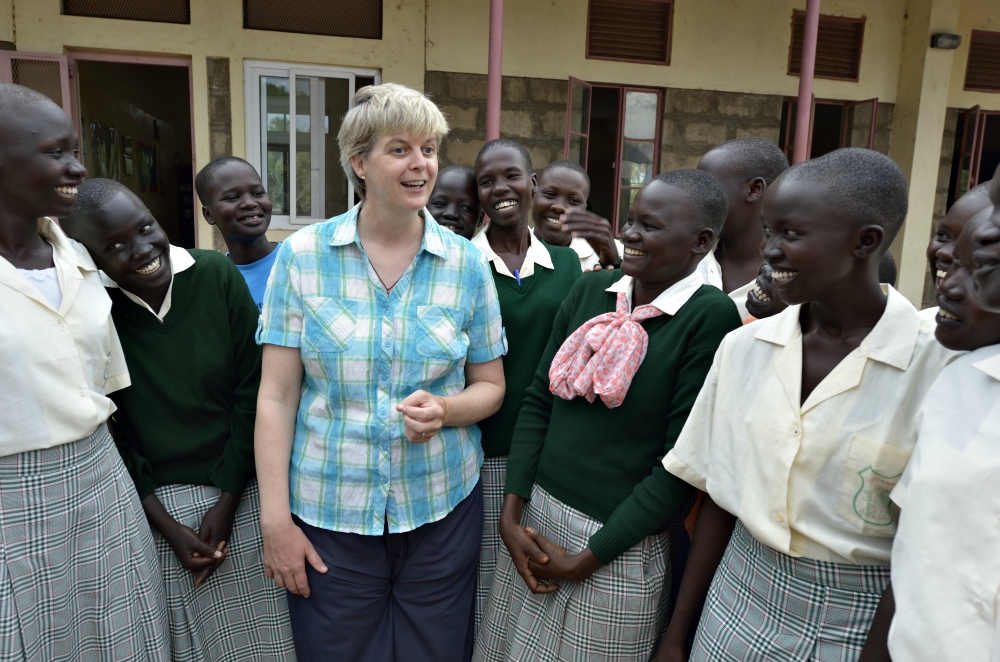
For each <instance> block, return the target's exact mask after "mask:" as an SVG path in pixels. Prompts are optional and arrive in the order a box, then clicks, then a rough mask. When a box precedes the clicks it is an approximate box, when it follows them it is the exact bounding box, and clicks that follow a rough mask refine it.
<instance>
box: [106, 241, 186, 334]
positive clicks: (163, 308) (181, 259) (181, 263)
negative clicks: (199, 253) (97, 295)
mask: <svg viewBox="0 0 1000 662" xmlns="http://www.w3.org/2000/svg"><path fill="white" fill-rule="evenodd" d="M168 257H169V259H170V285H168V286H167V295H166V296H165V297H163V304H161V305H160V310H159V311H156V310H153V309H152V308H151V307H150V306H149V304H148V303H146V302H145V301H143V299H142V297H140V296H137V295H135V294H132V293H131V292H129V291H128V290H126V289H123V288H120V287H119V286H118V283H116V282H115V281H113V280H111V279H110V278H108V275H107V274H105V273H104V272H103V271H102V272H101V282H102V283H103V284H104V287H109V288H116V289H121V291H122V292H123V293H124V294H125V296H127V297H128V298H129V299H131V300H132V301H133V302H134V303H136V304H138V305H139V306H142V307H143V308H145V309H146V310H148V311H149V312H150V313H152V314H153V315H154V316H155V317H156V319H158V320H160V321H161V322H162V321H163V319H164V318H165V317H166V316H167V313H169V312H170V304H171V300H172V299H173V291H174V278H175V277H176V276H177V274H179V273H180V272H182V271H186V270H187V269H190V268H191V267H193V266H194V258H193V257H191V254H190V253H188V252H187V251H186V250H184V249H183V248H181V247H179V246H174V245H173V244H170V248H169V255H168Z"/></svg>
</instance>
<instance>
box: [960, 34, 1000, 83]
mask: <svg viewBox="0 0 1000 662" xmlns="http://www.w3.org/2000/svg"><path fill="white" fill-rule="evenodd" d="M965 89H967V90H979V91H982V92H1000V32H987V31H986V30H973V31H972V38H971V39H970V40H969V61H968V63H967V64H966V65H965Z"/></svg>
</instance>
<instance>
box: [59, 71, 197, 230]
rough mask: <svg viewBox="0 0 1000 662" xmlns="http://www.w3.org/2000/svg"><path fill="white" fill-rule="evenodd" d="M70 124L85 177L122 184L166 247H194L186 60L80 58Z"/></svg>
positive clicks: (188, 89) (192, 155) (191, 156)
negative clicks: (153, 221) (77, 131)
mask: <svg viewBox="0 0 1000 662" xmlns="http://www.w3.org/2000/svg"><path fill="white" fill-rule="evenodd" d="M70 58H71V71H72V72H73V75H75V77H76V81H75V83H76V85H75V89H74V91H75V93H76V95H75V97H76V103H75V104H74V105H75V110H76V119H77V120H78V126H79V129H80V144H81V148H82V149H81V152H82V156H83V158H82V161H83V164H84V166H86V168H87V172H88V175H87V176H88V178H95V177H104V178H107V179H114V180H116V181H119V182H121V183H122V184H124V185H125V186H126V187H127V188H128V189H129V190H130V191H132V192H133V193H135V194H136V196H137V197H138V198H139V199H140V200H142V202H143V204H145V205H146V207H147V208H149V211H150V212H151V213H152V215H153V218H155V219H156V220H157V222H158V223H159V224H160V226H161V227H162V228H163V230H164V232H166V234H167V237H168V238H169V239H170V243H171V244H174V245H176V246H181V247H183V248H194V247H195V243H196V232H195V230H196V227H195V219H196V218H197V217H196V215H195V196H194V186H193V183H194V149H193V141H192V130H191V125H192V121H191V117H192V116H191V77H190V76H191V71H190V60H188V59H180V58H176V59H175V58H140V57H133V56H116V55H110V54H108V55H106V54H91V53H86V54H84V53H78V54H73V55H71V56H70Z"/></svg>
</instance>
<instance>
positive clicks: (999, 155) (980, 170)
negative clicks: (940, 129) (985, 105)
mask: <svg viewBox="0 0 1000 662" xmlns="http://www.w3.org/2000/svg"><path fill="white" fill-rule="evenodd" d="M998 166H1000V113H996V112H989V111H982V110H980V109H979V107H978V106H977V107H976V108H973V109H971V110H968V111H963V112H962V113H959V116H958V124H957V126H956V127H955V151H954V153H953V154H952V159H951V179H950V182H949V186H948V207H949V208H950V207H951V206H952V205H953V204H955V201H956V200H958V199H959V198H961V197H962V196H963V195H965V193H966V192H968V190H969V189H971V188H973V187H975V186H976V185H977V184H981V183H983V182H988V181H990V180H991V179H992V178H993V175H994V173H995V172H996V171H997V167H998Z"/></svg>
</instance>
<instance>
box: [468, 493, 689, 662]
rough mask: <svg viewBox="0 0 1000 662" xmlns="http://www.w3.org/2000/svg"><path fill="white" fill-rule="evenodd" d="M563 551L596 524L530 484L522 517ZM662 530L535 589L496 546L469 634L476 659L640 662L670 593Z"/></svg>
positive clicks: (580, 543) (574, 548) (578, 544)
mask: <svg viewBox="0 0 1000 662" xmlns="http://www.w3.org/2000/svg"><path fill="white" fill-rule="evenodd" d="M522 522H523V523H524V525H525V526H531V527H533V528H535V529H536V530H538V531H539V532H541V534H542V535H544V536H545V537H546V538H548V539H549V540H551V541H552V542H554V543H556V544H557V545H560V546H561V547H563V548H564V549H566V550H567V551H568V552H570V553H576V552H579V551H581V550H582V549H584V548H585V547H586V546H587V541H588V540H589V539H590V536H591V535H593V534H594V533H595V532H596V531H597V530H599V529H600V528H601V526H602V524H601V523H600V522H598V521H597V520H595V519H593V518H591V517H587V516H586V515H584V514H583V513H581V512H579V511H577V510H574V509H573V508H570V507H569V506H567V505H565V504H563V503H561V502H560V501H558V500H556V499H555V498H554V497H553V496H552V495H550V494H549V493H548V492H546V491H545V490H543V489H541V488H540V487H538V486H537V485H536V486H535V487H534V489H533V490H532V498H531V501H530V502H528V504H526V506H525V509H524V513H523V515H522ZM668 539H669V534H667V533H662V534H660V535H655V536H649V537H647V538H646V539H645V540H643V541H642V542H641V543H639V544H638V545H636V546H635V547H633V548H631V549H630V550H628V551H627V552H625V554H623V555H622V556H620V557H618V558H617V559H615V560H614V561H612V562H611V563H610V564H608V565H606V566H604V567H603V568H601V569H600V570H598V571H597V572H596V573H594V575H592V576H591V577H589V578H588V579H587V580H585V581H583V582H580V583H570V582H563V583H562V584H561V585H560V587H559V590H558V591H556V592H554V593H550V594H548V595H535V594H533V593H531V591H529V590H528V587H527V586H526V585H525V583H524V581H523V580H522V579H521V576H520V575H518V574H517V570H516V569H515V568H514V564H513V562H512V561H511V559H510V554H509V553H508V552H507V549H506V548H503V549H501V551H500V558H499V560H498V561H497V569H496V575H495V576H494V578H493V586H492V587H491V589H490V597H489V602H488V603H487V606H486V612H485V613H484V614H483V621H482V624H481V627H480V629H479V636H478V638H477V640H476V649H475V653H474V655H473V658H472V659H473V660H474V661H476V662H486V661H496V662H501V661H503V662H507V661H515V660H523V661H524V662H555V661H556V660H568V661H571V662H576V661H580V662H582V661H584V660H587V661H588V662H594V661H596V660H616V661H621V662H625V661H628V660H636V661H637V662H639V661H641V662H646V660H648V659H649V657H650V655H651V654H652V652H653V650H654V649H655V648H656V645H657V643H658V642H659V639H660V637H661V635H662V632H663V628H664V626H665V615H666V607H667V602H668V599H669V594H670V559H669V551H668V548H669V540H668Z"/></svg>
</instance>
